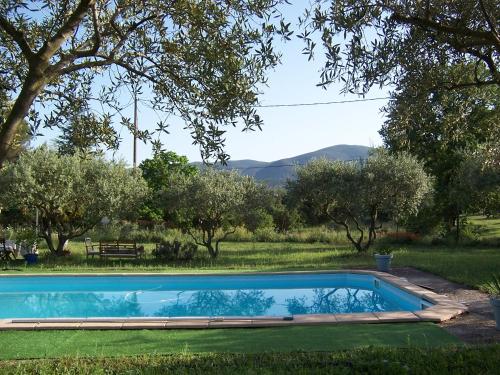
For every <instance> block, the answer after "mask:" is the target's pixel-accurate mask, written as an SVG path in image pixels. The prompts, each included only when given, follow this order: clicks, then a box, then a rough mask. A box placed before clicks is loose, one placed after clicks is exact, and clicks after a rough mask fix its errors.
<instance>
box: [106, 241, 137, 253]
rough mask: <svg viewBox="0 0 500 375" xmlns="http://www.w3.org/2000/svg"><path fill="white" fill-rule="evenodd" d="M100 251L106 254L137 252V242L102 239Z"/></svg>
mask: <svg viewBox="0 0 500 375" xmlns="http://www.w3.org/2000/svg"><path fill="white" fill-rule="evenodd" d="M99 251H100V252H101V253H105V254H120V253H123V254H131V253H132V254H133V253H136V252H137V244H136V242H135V241H113V242H103V241H100V242H99Z"/></svg>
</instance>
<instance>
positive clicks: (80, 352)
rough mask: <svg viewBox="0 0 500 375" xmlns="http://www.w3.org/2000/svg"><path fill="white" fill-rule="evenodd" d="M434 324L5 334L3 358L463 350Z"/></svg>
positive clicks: (0, 336)
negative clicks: (371, 348) (369, 348)
mask: <svg viewBox="0 0 500 375" xmlns="http://www.w3.org/2000/svg"><path fill="white" fill-rule="evenodd" d="M457 345H460V342H459V341H458V340H457V339H456V338H455V337H453V336H451V335H450V334H449V333H447V332H446V331H445V330H443V329H441V328H439V327H438V326H436V325H434V324H431V323H413V324H412V323H400V324H354V325H348V324H346V325H329V326H328V325H326V326H307V327H306V326H296V327H274V328H238V329H205V330H137V331H134V330H132V331H83V330H79V331H32V332H30V331H4V332H0V347H1V348H2V350H0V359H2V360H5V359H19V358H58V357H63V356H90V357H110V356H124V355H127V356H129V355H140V354H173V353H210V352H212V353H223V352H229V353H262V352H291V351H336V350H345V349H353V348H362V347H367V346H377V347H422V348H432V347H441V346H457Z"/></svg>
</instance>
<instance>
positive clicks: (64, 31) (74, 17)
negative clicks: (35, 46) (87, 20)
mask: <svg viewBox="0 0 500 375" xmlns="http://www.w3.org/2000/svg"><path fill="white" fill-rule="evenodd" d="M95 2H96V0H81V1H80V4H78V6H77V7H76V9H75V11H74V12H73V13H72V14H71V16H70V17H69V18H68V20H67V21H66V23H65V24H64V25H62V26H61V28H60V29H59V30H58V31H57V32H56V33H55V35H54V36H53V37H52V38H50V39H49V40H48V41H46V42H45V43H44V44H43V46H42V47H41V48H40V50H39V51H38V53H37V54H38V56H39V57H40V59H42V60H45V61H48V60H49V59H50V58H51V57H52V56H53V55H54V54H55V53H56V51H57V50H58V49H59V48H60V47H61V45H62V44H63V43H64V42H65V41H66V39H67V38H68V37H69V36H70V35H71V34H72V33H73V31H74V30H75V28H76V27H77V26H78V25H79V24H80V22H81V21H82V20H83V18H84V17H85V15H86V14H87V12H88V11H89V9H90V8H91V7H92V6H94V5H95Z"/></svg>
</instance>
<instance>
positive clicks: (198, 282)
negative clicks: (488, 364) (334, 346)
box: [0, 273, 422, 319]
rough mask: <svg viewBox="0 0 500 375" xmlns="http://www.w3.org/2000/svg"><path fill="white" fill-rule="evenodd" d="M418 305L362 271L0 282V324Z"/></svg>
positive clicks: (370, 309) (392, 308) (372, 309)
mask: <svg viewBox="0 0 500 375" xmlns="http://www.w3.org/2000/svg"><path fill="white" fill-rule="evenodd" d="M421 305H422V303H421V300H420V298H418V297H416V296H414V295H411V294H409V293H406V292H404V291H403V290H401V289H399V288H396V287H394V286H392V285H390V284H388V283H385V282H383V281H381V280H378V279H376V278H375V277H374V276H371V275H362V274H327V273H324V274H280V275H231V276H225V275H224V276H158V275H151V276H85V277H76V276H50V277H47V276H25V277H0V319H5V318H89V317H187V316H189V317H195V316H196V317H200V316H209V317H215V316H217V317H223V316H225V317H227V316H262V315H267V316H287V315H295V314H335V313H350V312H377V311H416V310H421V309H422V306H421Z"/></svg>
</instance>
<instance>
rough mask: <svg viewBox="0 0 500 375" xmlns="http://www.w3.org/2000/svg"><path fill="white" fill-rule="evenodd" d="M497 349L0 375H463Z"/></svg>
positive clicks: (485, 364)
mask: <svg viewBox="0 0 500 375" xmlns="http://www.w3.org/2000/svg"><path fill="white" fill-rule="evenodd" d="M499 367H500V345H491V346H487V347H472V348H463V347H457V348H448V347H447V348H416V347H412V348H375V347H370V348H362V349H351V350H345V351H336V352H292V353H259V354H252V353H246V354H236V353H210V354H176V355H149V354H148V355H144V356H133V357H114V358H82V357H65V358H62V359H42V360H27V361H3V362H0V373H2V374H9V375H10V374H16V375H18V374H23V375H24V374H30V375H31V374H66V375H70V374H75V375H76V374H78V375H81V374H84V375H86V374H103V375H104V374H106V375H111V374H128V375H132V374H151V375H153V374H189V375H191V374H200V375H205V374H217V375H226V374H231V375H232V374H242V375H243V374H272V375H275V374H287V375H288V374H384V375H392V374H398V375H399V374H456V375H459V374H463V375H470V374H474V375H480V374H495V373H498V368H499Z"/></svg>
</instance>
